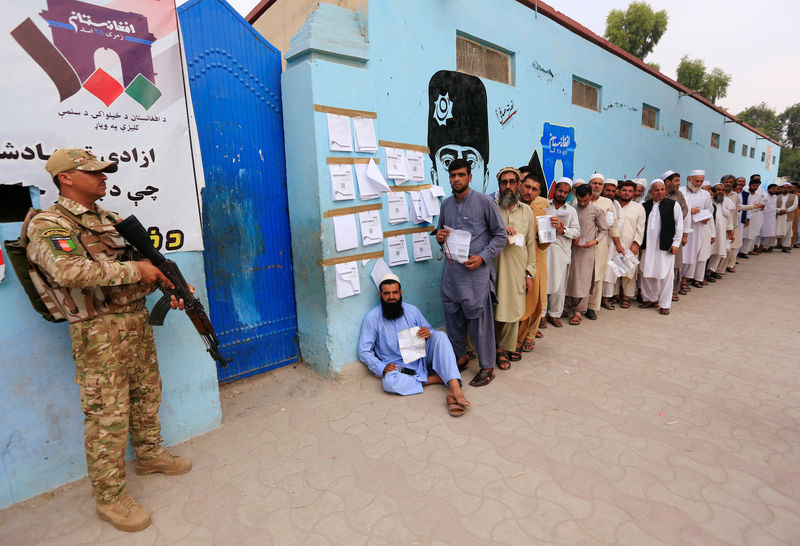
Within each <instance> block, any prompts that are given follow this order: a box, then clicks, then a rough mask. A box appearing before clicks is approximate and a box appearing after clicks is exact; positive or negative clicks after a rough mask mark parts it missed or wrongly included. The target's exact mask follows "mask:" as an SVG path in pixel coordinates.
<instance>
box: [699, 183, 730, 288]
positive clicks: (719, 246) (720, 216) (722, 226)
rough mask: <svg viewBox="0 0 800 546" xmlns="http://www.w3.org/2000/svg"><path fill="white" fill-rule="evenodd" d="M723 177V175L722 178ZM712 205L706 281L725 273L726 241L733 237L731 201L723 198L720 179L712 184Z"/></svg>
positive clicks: (723, 186)
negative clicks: (709, 253)
mask: <svg viewBox="0 0 800 546" xmlns="http://www.w3.org/2000/svg"><path fill="white" fill-rule="evenodd" d="M724 178H725V177H723V179H724ZM712 205H713V207H714V225H715V233H714V237H715V239H714V242H713V243H712V244H711V258H709V261H708V272H707V273H706V282H716V280H717V279H720V278H722V275H723V274H724V273H725V264H727V260H725V257H726V256H727V255H728V241H731V240H732V239H733V215H734V214H736V212H735V210H734V208H733V203H732V202H731V200H730V199H725V184H724V183H723V182H722V180H720V181H719V182H717V183H716V184H714V189H713V197H712Z"/></svg>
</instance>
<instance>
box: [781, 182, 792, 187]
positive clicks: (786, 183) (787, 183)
mask: <svg viewBox="0 0 800 546" xmlns="http://www.w3.org/2000/svg"><path fill="white" fill-rule="evenodd" d="M781 186H793V184H792V183H791V182H784V183H783V184H781Z"/></svg>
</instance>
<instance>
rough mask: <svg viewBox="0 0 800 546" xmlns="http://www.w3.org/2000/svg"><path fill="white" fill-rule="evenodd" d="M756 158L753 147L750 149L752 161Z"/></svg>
mask: <svg viewBox="0 0 800 546" xmlns="http://www.w3.org/2000/svg"><path fill="white" fill-rule="evenodd" d="M755 156H756V149H755V148H753V147H752V146H751V147H750V159H753V158H754V157H755Z"/></svg>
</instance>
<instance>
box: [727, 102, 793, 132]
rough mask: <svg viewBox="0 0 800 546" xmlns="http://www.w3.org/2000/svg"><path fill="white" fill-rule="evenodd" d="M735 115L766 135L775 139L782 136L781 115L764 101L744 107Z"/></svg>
mask: <svg viewBox="0 0 800 546" xmlns="http://www.w3.org/2000/svg"><path fill="white" fill-rule="evenodd" d="M736 117H737V118H739V119H740V120H742V121H743V122H745V123H747V124H748V125H750V126H751V127H755V128H756V129H758V130H759V131H761V132H762V133H764V134H765V135H767V136H768V137H771V138H774V139H775V140H781V138H782V134H781V133H782V132H783V131H782V128H781V117H780V116H779V115H778V114H777V113H775V110H773V109H772V108H770V107H769V106H767V105H766V103H763V102H762V103H761V104H757V105H755V106H750V107H749V108H745V109H744V110H742V111H741V112H739V113H738V114H736Z"/></svg>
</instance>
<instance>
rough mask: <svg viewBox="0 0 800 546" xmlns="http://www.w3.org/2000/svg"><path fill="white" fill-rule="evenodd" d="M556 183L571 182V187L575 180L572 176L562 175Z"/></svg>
mask: <svg viewBox="0 0 800 546" xmlns="http://www.w3.org/2000/svg"><path fill="white" fill-rule="evenodd" d="M556 184H569V187H570V188H571V187H572V184H573V182H572V179H571V178H567V177H566V176H562V177H561V178H559V179H558V181H557V182H556Z"/></svg>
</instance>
